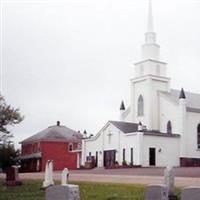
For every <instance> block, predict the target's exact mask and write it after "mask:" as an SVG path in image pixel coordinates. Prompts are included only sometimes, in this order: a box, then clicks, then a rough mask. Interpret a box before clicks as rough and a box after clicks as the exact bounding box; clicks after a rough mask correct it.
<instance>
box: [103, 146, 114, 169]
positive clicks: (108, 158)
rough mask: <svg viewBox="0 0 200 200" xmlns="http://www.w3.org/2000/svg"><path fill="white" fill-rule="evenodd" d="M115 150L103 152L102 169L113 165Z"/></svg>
mask: <svg viewBox="0 0 200 200" xmlns="http://www.w3.org/2000/svg"><path fill="white" fill-rule="evenodd" d="M115 152H116V151H115V150H109V151H104V167H111V166H114V165H115Z"/></svg>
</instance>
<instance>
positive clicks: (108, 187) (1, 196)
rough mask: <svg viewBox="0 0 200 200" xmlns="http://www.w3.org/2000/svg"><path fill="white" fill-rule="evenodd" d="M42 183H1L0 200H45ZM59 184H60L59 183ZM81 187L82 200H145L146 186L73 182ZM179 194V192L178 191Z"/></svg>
mask: <svg viewBox="0 0 200 200" xmlns="http://www.w3.org/2000/svg"><path fill="white" fill-rule="evenodd" d="M41 183H42V181H23V185H22V186H17V187H9V188H7V187H5V186H3V185H2V181H0V200H44V199H45V192H44V190H41V189H40V188H41ZM57 184H58V183H57ZM73 184H78V185H79V186H80V194H81V200H143V199H144V186H142V185H128V184H111V183H91V182H90V183H89V182H73ZM177 192H178V193H179V190H177Z"/></svg>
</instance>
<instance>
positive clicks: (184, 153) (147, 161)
mask: <svg viewBox="0 0 200 200" xmlns="http://www.w3.org/2000/svg"><path fill="white" fill-rule="evenodd" d="M141 50H142V56H141V60H140V61H139V62H137V63H135V67H134V68H135V73H134V77H133V78H132V79H131V80H130V83H131V94H130V106H128V107H125V105H124V102H122V103H121V106H120V117H119V121H108V122H107V123H106V124H105V126H104V127H103V128H102V129H101V130H100V131H99V132H98V133H97V134H96V135H95V136H93V137H91V138H87V139H83V141H82V159H81V162H82V165H85V162H86V161H87V160H88V158H89V157H91V156H93V157H94V158H95V164H96V166H97V167H103V166H104V167H112V166H114V165H115V164H116V163H118V164H119V165H123V164H127V165H141V166H167V165H171V166H200V94H195V93H190V92H184V90H183V89H181V90H180V91H179V90H174V89H172V88H171V86H170V78H169V77H167V74H166V71H167V63H165V62H162V61H161V60H160V58H159V54H160V46H159V45H158V44H157V43H156V33H155V32H154V29H153V17H152V5H151V1H150V2H149V13H148V25H147V32H146V33H145V43H144V44H143V45H142V49H141Z"/></svg>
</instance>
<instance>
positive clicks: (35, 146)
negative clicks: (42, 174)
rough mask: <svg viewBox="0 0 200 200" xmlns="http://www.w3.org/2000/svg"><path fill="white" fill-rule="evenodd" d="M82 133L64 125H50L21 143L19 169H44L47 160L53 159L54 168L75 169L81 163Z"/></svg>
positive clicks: (25, 170)
mask: <svg viewBox="0 0 200 200" xmlns="http://www.w3.org/2000/svg"><path fill="white" fill-rule="evenodd" d="M81 139H82V134H80V133H79V132H76V131H74V130H72V129H70V128H68V127H66V126H61V125H60V122H59V121H58V122H57V125H55V126H50V127H48V128H47V129H45V130H43V131H41V132H39V133H37V134H35V135H33V136H31V137H29V138H27V139H25V140H23V141H22V142H20V143H21V145H22V146H21V152H22V153H21V156H20V157H19V159H20V160H21V170H22V171H23V172H37V171H44V170H45V164H46V162H47V160H53V168H54V170H63V169H64V168H65V167H67V168H68V169H76V168H79V167H80V163H81V160H80V159H81Z"/></svg>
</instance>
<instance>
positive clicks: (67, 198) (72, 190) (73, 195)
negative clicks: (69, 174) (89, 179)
mask: <svg viewBox="0 0 200 200" xmlns="http://www.w3.org/2000/svg"><path fill="white" fill-rule="evenodd" d="M45 192H46V193H45V199H46V200H55V199H59V200H80V192H79V186H78V185H71V184H68V185H66V186H63V185H55V186H50V187H48V188H47V189H46V191H45Z"/></svg>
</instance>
